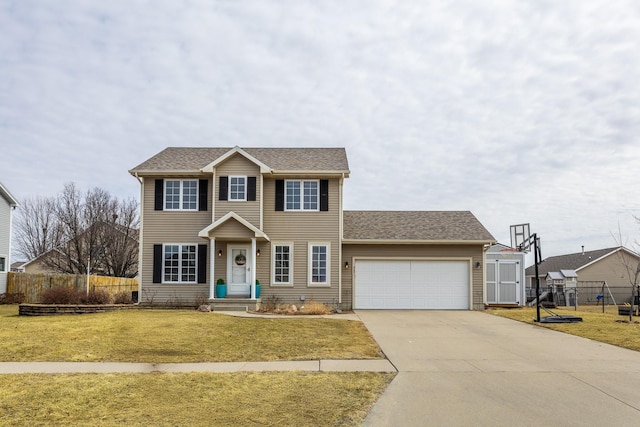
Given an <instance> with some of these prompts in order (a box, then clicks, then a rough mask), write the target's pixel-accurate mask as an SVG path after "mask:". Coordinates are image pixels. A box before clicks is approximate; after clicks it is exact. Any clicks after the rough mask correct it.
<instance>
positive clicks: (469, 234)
mask: <svg viewBox="0 0 640 427" xmlns="http://www.w3.org/2000/svg"><path fill="white" fill-rule="evenodd" d="M343 219H344V240H346V241H351V240H374V241H376V240H377V241H394V240H397V241H398V242H406V241H428V242H445V241H457V242H467V241H468V242H475V243H477V242H486V243H495V241H496V239H495V238H494V237H493V236H492V235H491V233H489V232H488V231H487V229H486V228H484V226H483V225H482V224H481V223H480V221H478V219H477V218H476V217H475V216H474V215H473V214H472V213H471V212H469V211H344V217H343Z"/></svg>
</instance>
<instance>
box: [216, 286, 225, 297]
mask: <svg viewBox="0 0 640 427" xmlns="http://www.w3.org/2000/svg"><path fill="white" fill-rule="evenodd" d="M226 296H227V285H226V284H224V285H218V284H216V298H225V297H226Z"/></svg>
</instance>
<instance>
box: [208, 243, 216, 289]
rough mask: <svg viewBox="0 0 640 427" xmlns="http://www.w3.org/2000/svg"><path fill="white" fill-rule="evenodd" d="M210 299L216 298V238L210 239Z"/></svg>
mask: <svg viewBox="0 0 640 427" xmlns="http://www.w3.org/2000/svg"><path fill="white" fill-rule="evenodd" d="M209 239H210V240H209V299H214V298H215V295H216V293H215V283H216V277H215V274H216V273H215V272H216V269H215V265H216V238H215V237H210V238H209Z"/></svg>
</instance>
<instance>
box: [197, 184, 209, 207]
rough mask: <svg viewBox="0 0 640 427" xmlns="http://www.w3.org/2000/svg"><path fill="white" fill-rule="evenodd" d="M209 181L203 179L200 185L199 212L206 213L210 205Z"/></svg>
mask: <svg viewBox="0 0 640 427" xmlns="http://www.w3.org/2000/svg"><path fill="white" fill-rule="evenodd" d="M208 194H209V180H208V179H201V180H200V182H199V183H198V210H199V211H206V210H207V205H208V204H209V198H208Z"/></svg>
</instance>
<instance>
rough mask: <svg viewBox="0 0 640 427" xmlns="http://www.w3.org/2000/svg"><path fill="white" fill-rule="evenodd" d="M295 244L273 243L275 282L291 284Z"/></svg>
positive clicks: (277, 283) (276, 283)
mask: <svg viewBox="0 0 640 427" xmlns="http://www.w3.org/2000/svg"><path fill="white" fill-rule="evenodd" d="M292 247H293V245H292V244H290V243H282V244H279V243H278V244H274V245H273V284H274V285H289V284H291V283H292V275H293V250H292Z"/></svg>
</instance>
